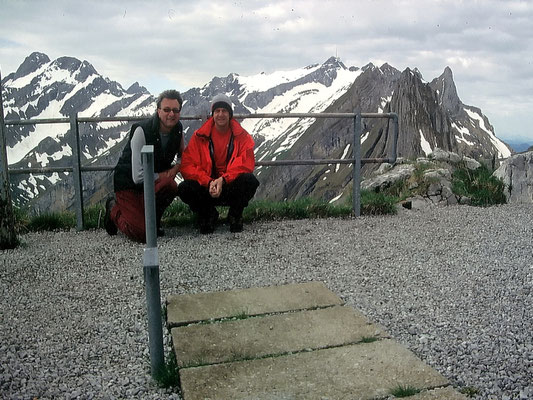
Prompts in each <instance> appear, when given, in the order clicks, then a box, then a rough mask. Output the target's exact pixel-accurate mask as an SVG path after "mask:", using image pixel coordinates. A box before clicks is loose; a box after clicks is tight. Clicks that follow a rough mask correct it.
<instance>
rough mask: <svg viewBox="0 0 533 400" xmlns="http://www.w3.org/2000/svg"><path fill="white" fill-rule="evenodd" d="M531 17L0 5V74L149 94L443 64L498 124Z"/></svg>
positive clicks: (488, 6)
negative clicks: (330, 64)
mask: <svg viewBox="0 0 533 400" xmlns="http://www.w3.org/2000/svg"><path fill="white" fill-rule="evenodd" d="M532 20H533V4H531V3H530V2H526V1H519V0H510V1H497V0H484V1H480V0H477V1H476V0H471V1H462V0H360V1H357V2H354V1H353V0H322V1H315V0H277V1H266V2H265V1H257V0H250V1H231V2H229V1H228V2H212V1H210V0H197V1H190V2H188V1H170V0H165V1H155V2H146V1H140V0H128V1H113V2H106V1H90V2H67V1H64V0H48V1H29V0H19V1H4V2H2V13H1V14H0V37H2V39H1V40H0V63H1V64H0V65H1V68H2V74H3V75H4V76H5V75H7V74H8V73H10V72H14V71H15V70H16V68H17V67H18V66H19V65H20V63H21V62H22V61H23V60H24V58H25V57H26V56H28V55H29V54H30V53H31V52H32V51H41V52H44V53H46V54H47V55H48V56H49V57H50V58H51V59H54V58H57V57H60V56H63V55H68V56H73V57H77V58H79V59H82V60H87V61H89V62H91V63H92V64H93V65H94V66H95V68H96V69H97V70H98V71H99V72H100V73H101V74H103V75H105V76H107V77H109V78H110V79H113V80H117V81H119V82H120V83H121V84H122V85H123V86H125V87H127V86H129V85H130V84H131V83H133V82H135V81H138V82H139V83H140V84H142V85H145V86H147V87H148V89H149V90H150V91H152V92H158V91H160V90H163V88H164V87H163V86H162V85H166V87H168V85H173V86H174V87H176V88H178V89H180V90H186V89H188V88H190V87H197V86H202V85H203V84H205V83H206V82H208V81H209V80H210V79H211V78H212V77H213V76H226V75H228V74H229V73H238V74H241V75H252V74H256V73H259V72H262V71H264V72H267V73H268V72H272V71H275V70H282V69H294V68H299V67H303V66H306V65H310V64H314V63H320V62H323V61H325V60H326V59H327V58H329V57H330V56H332V55H336V54H337V55H338V56H340V57H341V59H342V61H343V62H344V63H345V64H346V65H348V66H350V65H354V66H363V65H365V64H367V63H368V62H370V61H371V62H374V63H375V64H377V65H381V64H382V63H383V62H388V63H389V64H390V65H392V66H394V67H396V68H398V69H400V70H403V69H405V68H406V67H410V68H414V67H417V68H418V69H419V70H420V71H421V72H422V74H423V75H424V78H425V79H426V80H428V81H429V80H432V79H433V78H434V77H436V76H439V75H440V74H441V73H442V71H443V70H444V68H445V67H446V66H450V67H451V68H452V70H453V72H454V78H455V80H456V84H457V88H458V92H459V95H460V96H461V99H462V100H463V101H464V102H465V103H467V104H473V105H476V106H479V107H480V108H481V109H482V110H483V111H484V112H485V113H487V114H488V115H489V118H491V115H494V116H495V118H496V119H498V118H499V116H500V115H503V112H500V111H499V110H500V109H504V108H508V107H509V102H510V101H512V102H521V103H522V104H528V105H530V104H531V101H529V100H528V99H529V97H530V93H531V92H532V90H533V78H532V77H533V68H532V65H533V48H532V47H533V40H532V39H533V24H531V21H532ZM158 85H160V86H158ZM506 115H509V112H507V114H506ZM491 119H492V118H491ZM519 125H520V124H515V126H519ZM503 129H505V128H503ZM524 132H525V131H524Z"/></svg>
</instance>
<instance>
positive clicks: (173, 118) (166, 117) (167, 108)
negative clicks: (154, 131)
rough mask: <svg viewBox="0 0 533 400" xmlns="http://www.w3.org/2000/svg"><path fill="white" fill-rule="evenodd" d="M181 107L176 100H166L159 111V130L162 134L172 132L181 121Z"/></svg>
mask: <svg viewBox="0 0 533 400" xmlns="http://www.w3.org/2000/svg"><path fill="white" fill-rule="evenodd" d="M180 112H181V107H180V103H179V102H178V100H176V99H167V98H164V99H163V100H161V107H159V108H158V109H157V115H159V129H160V130H161V132H170V131H171V129H172V128H174V127H175V126H176V124H177V123H178V121H179V119H180Z"/></svg>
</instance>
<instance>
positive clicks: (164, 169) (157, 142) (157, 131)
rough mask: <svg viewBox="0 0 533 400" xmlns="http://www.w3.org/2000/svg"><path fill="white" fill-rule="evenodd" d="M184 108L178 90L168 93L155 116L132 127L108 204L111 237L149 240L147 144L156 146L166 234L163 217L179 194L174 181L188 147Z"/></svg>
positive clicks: (157, 194) (107, 226) (158, 200)
mask: <svg viewBox="0 0 533 400" xmlns="http://www.w3.org/2000/svg"><path fill="white" fill-rule="evenodd" d="M182 105H183V99H182V97H181V95H180V93H179V92H178V91H176V90H166V91H164V92H163V93H161V94H160V95H159V97H158V99H157V112H156V113H155V114H154V116H153V117H152V118H149V119H146V120H144V121H141V122H139V123H136V124H134V125H133V126H132V127H131V131H130V135H129V140H128V143H127V144H126V147H125V148H124V150H123V152H122V155H121V156H120V159H119V160H118V163H117V166H116V167H115V170H114V189H115V196H114V197H110V198H108V199H107V201H106V213H105V220H104V226H105V229H106V231H107V233H108V234H109V235H116V234H117V231H118V230H119V229H120V231H121V232H123V233H124V234H125V235H126V236H128V237H129V238H130V239H132V240H135V241H137V242H142V243H144V242H145V241H146V227H145V220H144V219H145V217H144V191H143V181H144V176H143V167H142V160H141V150H142V148H143V146H144V145H153V146H154V172H155V174H154V175H155V203H156V218H157V221H156V223H157V234H158V235H163V234H164V233H163V230H162V229H161V216H162V215H163V212H164V211H165V209H166V208H167V207H168V206H169V205H170V203H172V201H173V200H174V198H175V197H176V196H177V193H178V186H177V184H176V181H175V180H174V178H175V177H176V174H177V173H178V172H179V169H180V163H179V162H178V160H179V159H180V158H181V154H182V153H183V148H184V144H183V126H182V124H181V122H180V121H179V118H180V112H181V107H182ZM175 160H176V161H175ZM174 162H175V163H174ZM173 163H174V164H173Z"/></svg>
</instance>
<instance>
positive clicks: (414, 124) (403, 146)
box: [2, 53, 508, 212]
mask: <svg viewBox="0 0 533 400" xmlns="http://www.w3.org/2000/svg"><path fill="white" fill-rule="evenodd" d="M298 72H299V73H298V74H296V75H294V76H295V77H294V78H290V79H289V78H287V79H284V80H280V81H277V82H272V84H271V85H263V86H261V88H257V87H256V88H255V89H253V88H252V89H250V88H248V87H247V85H246V84H245V83H244V82H245V81H246V78H243V77H240V76H239V75H238V74H229V75H228V76H226V77H214V78H213V79H212V80H211V81H210V82H209V83H208V84H206V85H205V86H203V87H202V88H192V89H190V90H188V91H186V92H184V93H183V94H182V95H183V98H184V111H183V113H182V116H192V115H202V116H204V117H207V116H209V115H210V111H209V105H210V100H211V98H212V97H213V96H214V95H216V94H218V93H221V92H222V93H226V94H227V95H228V96H229V97H230V98H231V100H232V102H233V103H234V113H235V114H236V115H237V114H239V115H250V114H251V113H254V112H264V111H263V110H265V109H266V110H275V111H271V112H282V113H290V112H294V111H295V110H297V111H298V112H317V110H318V111H325V112H331V113H357V112H362V113H382V112H384V113H388V112H394V113H397V114H398V116H399V132H400V133H399V138H398V156H400V157H405V158H409V157H417V156H420V155H422V156H424V155H427V154H428V153H429V152H432V151H434V150H435V149H437V148H438V149H442V150H445V151H451V152H456V153H458V154H461V155H464V156H469V157H472V158H476V159H485V160H494V159H495V158H498V157H501V156H502V154H503V153H504V152H506V151H508V148H507V147H506V145H505V144H503V143H502V142H501V141H499V140H498V139H496V137H495V136H494V131H493V128H492V126H491V125H490V123H489V121H488V119H487V118H486V117H485V116H484V115H483V114H482V112H481V110H479V109H477V108H475V107H472V106H467V105H464V104H463V103H462V102H461V101H460V99H459V97H458V95H457V90H456V88H455V83H454V81H453V75H452V71H451V70H450V69H449V68H448V67H447V68H446V69H445V70H444V72H443V74H442V75H441V76H439V77H438V78H435V79H434V80H433V81H431V83H426V82H425V81H423V79H422V75H421V73H420V71H418V70H417V69H414V70H411V69H406V70H405V71H403V72H400V71H399V70H397V69H395V68H394V67H392V66H390V65H389V64H383V65H382V66H381V67H377V66H375V65H373V64H372V63H369V64H367V65H365V66H363V67H362V68H357V67H350V68H347V67H346V66H345V65H344V64H343V63H342V62H340V60H339V59H338V58H335V57H331V58H329V59H328V60H326V62H324V63H323V64H321V65H319V64H316V65H311V66H308V67H305V68H302V69H301V70H299V71H298ZM348 73H350V74H352V75H350V76H353V77H355V78H352V80H350V81H349V82H348V83H346V85H345V86H339V85H338V82H341V81H342V79H346V78H345V77H346V76H347V75H346V74H348ZM343 77H344V78H343ZM342 82H344V81H342ZM334 90H336V91H334ZM328 91H329V92H328ZM323 93H327V95H323ZM321 96H322V97H321ZM309 99H312V101H311V100H309ZM2 100H3V102H4V110H5V118H6V119H7V120H19V119H29V118H59V117H69V116H70V115H71V114H73V113H78V114H79V115H81V116H84V117H112V116H117V115H124V116H138V117H142V116H148V115H150V114H152V113H153V112H154V111H155V100H156V99H155V97H154V96H152V95H151V94H150V93H149V92H148V91H147V90H146V88H144V87H143V86H141V85H140V84H139V83H137V82H136V83H134V84H133V85H131V86H130V87H129V88H128V89H127V90H124V89H123V88H122V86H121V85H120V84H119V83H117V82H114V81H111V80H109V79H108V78H105V77H103V76H101V75H99V74H98V72H97V71H96V70H95V69H94V67H93V66H92V65H91V64H90V63H89V62H87V61H80V60H78V59H76V58H72V57H60V58H58V59H56V60H54V61H50V59H49V58H48V56H46V55H45V54H42V53H32V54H31V55H30V56H28V57H27V58H26V60H25V61H24V62H23V63H22V64H21V66H20V67H19V68H18V69H17V71H16V72H15V73H12V74H10V75H8V76H7V77H5V78H4V79H2ZM273 104H276V105H275V106H273ZM302 104H305V105H306V107H307V108H305V111H302ZM250 120H251V119H246V120H245V121H244V122H246V123H248V121H250ZM280 120H281V119H280V118H272V119H264V120H262V121H261V122H260V123H258V124H255V125H250V124H249V125H247V126H252V128H250V129H249V130H250V133H251V134H252V135H253V136H254V138H255V141H256V158H257V159H261V160H272V159H277V160H282V159H287V160H292V159H339V158H352V157H353V156H352V154H353V143H354V128H353V119H352V118H339V119H323V118H319V119H316V120H314V121H313V120H309V119H308V120H307V121H306V120H305V119H303V120H295V121H292V122H291V123H290V124H289V123H288V124H285V125H282V124H280ZM183 124H184V128H185V140H186V142H188V140H189V138H190V136H191V135H192V133H193V132H194V130H196V129H197V128H198V127H199V126H200V124H201V121H199V120H184V121H183ZM130 126H131V123H125V122H124V123H120V122H116V123H115V122H114V123H80V125H79V127H80V128H79V129H80V140H81V157H82V160H83V161H82V163H83V164H88V163H90V164H92V165H114V164H115V163H116V160H117V158H118V156H119V154H120V152H121V150H122V147H123V146H124V143H125V142H124V140H125V138H126V136H127V134H128V132H129V127H130ZM278 126H279V129H278V128H277V127H278ZM273 131H274V132H273ZM392 132H393V130H392V122H391V120H389V119H385V118H365V119H364V120H363V126H362V155H363V157H364V158H381V157H387V156H388V153H389V150H390V148H391V146H392V139H393V135H392ZM7 145H8V146H9V147H10V149H12V150H11V152H10V156H9V157H10V158H11V159H10V160H9V161H10V163H11V164H12V165H10V168H26V167H44V166H68V165H69V164H70V154H71V148H72V147H71V146H72V136H71V134H70V130H69V125H68V124H63V125H61V126H60V124H56V125H53V126H52V125H48V126H43V125H39V126H33V125H22V126H8V134H7ZM378 166H379V165H376V164H366V165H364V167H363V176H365V177H366V176H370V174H372V172H373V171H375V170H376V169H377V168H378ZM256 173H257V175H258V178H259V180H260V181H261V185H260V187H259V190H258V192H257V195H256V197H257V198H269V199H273V200H283V199H294V198H297V197H301V196H312V197H315V198H321V199H324V200H327V201H331V200H332V199H341V200H342V199H346V198H347V197H348V196H349V194H350V193H351V191H352V189H351V181H352V176H353V169H352V167H351V165H349V164H339V165H318V166H291V167H286V166H283V167H279V166H275V167H259V168H257V171H256ZM71 179H72V176H71V174H68V173H56V174H48V175H38V174H32V175H31V176H29V177H28V175H18V174H16V175H15V174H13V175H12V176H11V185H12V189H13V196H12V197H13V199H14V201H15V204H17V205H19V206H22V205H25V204H29V205H31V207H33V208H34V209H35V210H37V212H38V211H44V210H46V211H55V210H62V209H64V208H71V207H72V202H73V199H74V194H73V191H72V183H71ZM83 184H84V198H85V199H86V200H85V205H88V204H93V203H97V202H99V201H101V200H102V199H105V197H106V196H107V194H108V192H110V191H111V187H112V182H111V173H110V172H98V173H84V174H83Z"/></svg>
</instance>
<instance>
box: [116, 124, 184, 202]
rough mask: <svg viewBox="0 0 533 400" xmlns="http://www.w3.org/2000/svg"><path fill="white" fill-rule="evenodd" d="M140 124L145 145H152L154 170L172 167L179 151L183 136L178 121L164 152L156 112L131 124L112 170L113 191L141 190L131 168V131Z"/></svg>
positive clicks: (164, 169)
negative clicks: (124, 143)
mask: <svg viewBox="0 0 533 400" xmlns="http://www.w3.org/2000/svg"><path fill="white" fill-rule="evenodd" d="M138 126H140V127H141V128H142V129H143V131H144V138H145V140H146V144H147V145H153V146H154V172H163V171H166V170H168V169H170V168H171V167H172V161H173V160H174V158H175V157H176V154H178V155H179V156H180V157H181V154H179V151H180V144H181V138H182V136H183V125H182V124H181V122H179V121H178V123H177V124H176V126H175V127H174V128H173V129H172V131H170V137H169V141H168V143H167V146H166V149H165V152H163V148H162V147H161V135H160V134H159V116H158V115H157V113H156V114H155V115H154V116H153V117H152V118H148V119H145V120H143V121H141V122H139V123H136V124H133V125H132V127H131V130H130V134H129V137H128V143H126V147H124V150H123V151H122V155H121V156H120V158H119V160H118V163H117V166H116V167H115V170H114V171H115V172H114V177H113V178H114V179H113V181H114V189H115V192H117V191H120V190H136V191H141V192H142V191H143V185H142V183H141V184H136V183H135V182H133V178H132V170H131V138H132V137H133V132H135V129H137V127H138Z"/></svg>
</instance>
